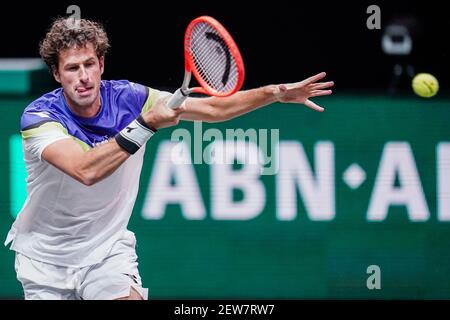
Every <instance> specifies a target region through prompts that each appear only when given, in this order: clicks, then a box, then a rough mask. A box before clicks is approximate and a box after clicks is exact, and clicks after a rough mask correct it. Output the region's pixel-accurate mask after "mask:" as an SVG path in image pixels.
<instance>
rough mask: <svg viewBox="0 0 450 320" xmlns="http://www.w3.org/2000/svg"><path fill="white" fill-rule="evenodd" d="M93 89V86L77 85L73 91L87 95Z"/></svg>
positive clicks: (80, 94)
mask: <svg viewBox="0 0 450 320" xmlns="http://www.w3.org/2000/svg"><path fill="white" fill-rule="evenodd" d="M93 90H94V86H86V87H78V88H76V89H75V91H76V92H77V93H78V95H79V96H88V95H90V94H91V92H92V91H93Z"/></svg>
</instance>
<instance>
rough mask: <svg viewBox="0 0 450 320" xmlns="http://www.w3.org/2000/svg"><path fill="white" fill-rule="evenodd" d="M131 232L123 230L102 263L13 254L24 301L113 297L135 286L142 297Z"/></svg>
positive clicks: (115, 297) (111, 298) (122, 294)
mask: <svg viewBox="0 0 450 320" xmlns="http://www.w3.org/2000/svg"><path fill="white" fill-rule="evenodd" d="M135 248H136V238H135V236H134V233H133V232H131V231H128V230H127V231H126V232H125V233H124V235H123V237H122V238H120V239H119V240H118V241H117V242H116V243H115V244H114V246H113V247H112V248H111V251H110V252H109V254H108V256H107V257H106V258H105V259H104V260H103V261H102V262H101V263H98V264H95V265H92V266H87V267H83V268H70V267H63V266H56V265H53V264H48V263H44V262H40V261H36V260H33V259H30V258H28V257H27V256H24V255H23V254H21V253H19V252H17V253H16V262H15V269H16V273H17V279H18V280H19V281H20V282H21V283H22V286H23V290H24V293H25V299H27V300H113V299H117V298H122V297H126V296H129V295H130V290H131V288H134V289H135V290H136V291H137V292H138V293H139V294H140V295H141V296H142V298H143V299H145V300H147V299H148V289H146V288H143V287H142V282H141V277H140V276H139V272H138V268H137V266H138V263H137V256H136V249H135Z"/></svg>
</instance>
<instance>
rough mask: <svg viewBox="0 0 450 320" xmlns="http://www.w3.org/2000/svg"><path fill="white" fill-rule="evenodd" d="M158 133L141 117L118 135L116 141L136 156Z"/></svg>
mask: <svg viewBox="0 0 450 320" xmlns="http://www.w3.org/2000/svg"><path fill="white" fill-rule="evenodd" d="M156 131H157V130H156V129H153V128H150V127H149V126H148V125H147V124H146V123H145V121H144V119H143V118H142V116H140V115H139V116H138V117H137V118H136V119H135V120H133V121H132V122H131V123H130V124H129V125H128V126H126V127H125V128H123V129H122V131H120V132H119V133H118V134H117V135H116V141H117V144H118V145H119V146H120V147H122V149H124V150H125V151H127V152H128V153H129V154H134V153H136V151H138V150H139V148H140V147H142V146H143V145H144V144H145V143H146V142H147V140H148V139H150V138H151V137H152V136H153V135H154V134H155V132H156Z"/></svg>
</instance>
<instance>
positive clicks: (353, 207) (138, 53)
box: [0, 1, 450, 299]
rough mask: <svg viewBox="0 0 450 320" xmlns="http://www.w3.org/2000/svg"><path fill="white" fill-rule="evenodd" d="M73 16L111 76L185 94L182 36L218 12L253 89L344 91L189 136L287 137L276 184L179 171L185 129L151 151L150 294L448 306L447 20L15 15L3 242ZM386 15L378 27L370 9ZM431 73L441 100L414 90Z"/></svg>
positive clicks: (310, 9)
mask: <svg viewBox="0 0 450 320" xmlns="http://www.w3.org/2000/svg"><path fill="white" fill-rule="evenodd" d="M74 4H75V5H78V6H79V7H80V9H81V17H82V18H88V19H94V20H97V21H99V22H101V23H103V24H104V26H105V28H106V31H107V32H108V35H109V38H110V41H111V45H112V47H111V50H110V52H109V53H108V55H107V57H106V67H105V73H104V79H128V80H130V81H134V82H138V83H142V84H145V85H148V86H150V87H153V88H156V89H161V90H169V91H173V90H174V89H176V88H177V87H178V86H179V85H180V84H181V80H182V77H183V73H184V69H183V63H184V61H183V35H184V30H185V27H186V26H187V24H188V23H189V21H190V20H192V19H193V18H195V17H197V16H199V15H210V16H213V17H215V18H216V19H217V20H219V21H220V22H221V23H222V24H223V25H224V26H225V27H226V28H227V29H228V31H229V32H230V33H231V35H232V36H233V38H234V40H235V41H236V43H237V44H238V46H239V48H240V50H241V53H242V56H243V58H244V62H245V68H246V80H245V83H244V89H250V88H253V87H258V86H262V85H266V84H273V83H282V82H296V81H300V80H303V79H305V78H306V77H309V76H311V75H313V74H316V73H318V72H321V71H326V72H327V74H328V75H327V78H326V79H327V80H333V81H335V88H334V93H333V95H332V96H330V97H320V98H316V99H314V101H315V102H316V103H318V104H320V105H323V106H324V107H325V108H326V111H325V112H324V113H316V112H314V111H312V110H309V109H308V108H305V107H303V106H300V105H281V104H273V105H271V106H268V107H265V108H263V109H260V110H257V111H255V112H252V113H250V114H247V115H245V116H242V117H240V118H237V119H233V120H231V121H228V122H225V123H218V124H217V123H215V124H206V123H204V124H202V126H201V130H200V129H199V128H200V126H199V124H198V123H197V124H194V123H190V122H184V123H181V124H180V125H179V129H186V130H187V131H188V132H190V133H191V135H192V139H193V141H197V142H198V141H200V142H202V141H203V148H205V147H206V146H207V145H208V143H209V141H205V139H204V137H203V136H202V134H203V133H204V132H205V131H206V130H208V129H218V130H220V132H222V133H223V135H225V132H226V130H227V129H238V128H240V129H243V130H256V131H257V132H258V133H259V134H265V133H267V132H269V138H271V139H272V141H273V137H274V136H270V133H275V132H278V134H279V143H276V145H277V146H278V148H277V150H278V154H279V160H278V173H277V174H275V175H258V174H257V173H252V174H250V175H249V174H248V171H245V170H246V164H245V163H244V164H241V165H229V166H222V167H220V166H218V165H207V164H204V163H202V164H193V165H183V166H179V167H176V166H174V165H171V164H168V162H167V154H168V152H170V148H171V146H172V145H171V144H170V143H169V141H170V139H171V134H172V133H173V130H175V129H173V130H172V129H166V130H161V132H159V133H158V135H157V136H155V138H153V139H152V141H151V143H149V144H147V151H146V162H145V165H144V168H143V172H142V176H141V181H140V192H139V195H138V199H137V202H136V205H135V208H134V212H133V215H132V218H131V221H130V226H129V228H130V230H132V231H134V232H135V233H136V237H137V240H138V247H137V251H138V256H139V265H140V272H141V276H142V278H143V282H144V286H146V287H148V288H149V289H150V291H149V294H150V297H153V298H156V299H165V298H282V299H283V298H291V299H305V298H306V299H309V298H317V299H330V298H337V299H355V298H356V299H393V298H407V299H448V298H450V282H449V280H448V275H447V273H448V270H450V253H449V252H450V251H449V249H450V224H449V221H450V138H449V137H450V126H449V124H448V122H449V119H450V96H449V89H448V88H449V85H450V79H449V71H450V70H449V69H450V64H449V63H448V61H447V59H448V57H449V49H450V45H449V41H448V37H447V34H448V32H449V31H450V21H449V19H448V17H446V15H445V13H446V11H445V10H444V9H443V8H441V7H439V6H440V5H439V4H433V5H432V6H431V5H429V3H426V2H422V4H421V5H417V4H413V3H407V2H406V1H405V2H395V3H393V2H387V1H377V2H376V3H372V2H368V1H367V2H365V1H361V2H360V3H359V4H345V5H344V4H343V3H342V2H340V3H335V2H331V1H329V2H325V3H324V2H320V3H319V2H317V3H312V2H298V1H296V2H289V1H285V2H272V3H267V4H266V3H260V4H253V5H250V4H249V5H246V6H245V7H244V4H243V3H242V2H237V1H227V2H226V3H220V4H219V3H214V2H211V1H209V2H200V1H195V2H190V3H189V4H175V5H174V4H173V3H167V4H164V3H162V4H158V6H156V5H155V4H153V3H149V4H147V5H145V6H144V5H143V4H141V3H139V2H133V1H128V2H127V3H123V4H120V5H119V4H113V5H112V4H110V3H107V2H95V3H94V2H93V1H90V2H82V1H78V2H65V1H61V2H59V3H58V4H45V3H43V2H41V1H40V2H39V3H34V4H26V5H25V4H21V3H19V2H17V3H11V4H8V7H7V8H5V9H4V10H1V14H0V35H1V39H2V45H1V47H0V108H1V111H2V112H3V119H5V120H6V121H5V122H4V123H3V124H2V126H1V129H0V144H1V145H0V147H1V148H2V150H4V152H2V155H1V156H0V181H1V184H0V190H1V192H0V235H1V236H2V237H6V234H7V232H8V230H9V228H10V225H11V223H12V222H13V220H14V217H15V216H16V215H17V213H18V212H19V211H20V208H21V206H22V204H23V201H24V199H25V197H26V190H25V179H26V172H25V169H24V163H23V159H22V153H21V152H22V151H21V139H20V127H19V119H20V116H21V113H22V111H23V109H24V108H25V107H26V106H27V105H28V104H29V103H30V102H31V101H33V100H34V99H36V98H37V97H39V96H40V95H42V94H43V93H45V92H47V91H50V90H52V89H54V88H56V87H57V83H56V82H55V81H54V80H53V79H52V78H51V77H50V74H49V73H48V71H47V70H46V67H45V66H44V65H43V64H42V63H41V62H40V61H39V55H38V44H39V41H40V40H41V39H42V38H43V37H44V36H45V33H46V31H47V28H48V27H49V25H50V24H51V22H52V21H53V19H54V18H55V17H57V16H66V15H68V14H67V13H66V10H67V8H68V6H70V5H74ZM374 4H375V5H377V6H378V8H379V9H380V10H379V13H380V16H379V19H378V16H376V17H375V16H373V14H377V13H376V12H377V11H372V10H370V11H369V12H368V8H369V6H371V5H374ZM422 72H425V73H431V74H433V75H434V76H435V77H436V78H437V79H438V80H439V85H440V89H439V92H438V93H437V95H436V96H434V97H432V98H428V99H426V98H421V97H419V96H417V95H416V94H415V93H414V92H413V90H412V88H411V81H412V78H413V76H414V75H416V74H417V73H422ZM196 125H197V127H196ZM264 129H266V131H264ZM276 130H278V131H276ZM248 132H250V131H248ZM259 137H260V138H261V136H259ZM269 140H270V139H269ZM259 142H261V141H259ZM275 142H276V141H275ZM247 143H249V142H247ZM257 146H258V147H260V148H261V144H258V145H257ZM168 150H169V151H168ZM273 150H275V149H273ZM273 150H271V151H273ZM186 177H188V178H186ZM186 186H188V187H187V189H186ZM182 188H184V189H183V190H189V191H188V192H179V191H180V190H181V189H182ZM174 191H177V192H176V194H177V196H176V197H174V198H169V197H167V194H169V193H171V192H174ZM223 199H225V200H223ZM0 259H1V261H2V264H1V266H0V298H3V299H21V298H22V292H21V286H20V284H19V282H18V281H17V280H16V277H15V272H14V253H13V252H12V251H9V249H8V248H6V247H3V248H0ZM373 266H375V268H374V267H373ZM373 270H375V271H373Z"/></svg>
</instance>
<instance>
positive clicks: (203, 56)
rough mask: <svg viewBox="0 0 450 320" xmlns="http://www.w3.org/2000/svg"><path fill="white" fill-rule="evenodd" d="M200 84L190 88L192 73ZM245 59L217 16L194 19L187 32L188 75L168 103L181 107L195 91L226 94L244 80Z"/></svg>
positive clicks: (186, 58) (186, 61)
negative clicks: (243, 59)
mask: <svg viewBox="0 0 450 320" xmlns="http://www.w3.org/2000/svg"><path fill="white" fill-rule="evenodd" d="M192 73H193V74H194V77H195V79H196V80H197V82H198V83H199V85H200V87H192V88H189V87H188V86H189V83H190V81H191V75H192ZM244 76H245V72H244V62H243V61H242V57H241V53H240V52H239V49H238V47H237V45H236V43H235V42H234V40H233V38H231V36H230V34H229V33H228V31H227V30H226V29H225V28H224V27H223V26H222V25H221V24H220V23H219V22H218V21H217V20H215V19H214V18H212V17H209V16H201V17H198V18H196V19H194V20H192V21H191V22H190V23H189V25H188V27H187V29H186V32H185V34H184V79H183V84H182V86H181V88H179V89H178V90H177V91H175V93H174V94H173V95H172V97H171V98H170V100H169V101H168V102H167V105H168V106H169V107H170V108H173V109H176V108H178V107H179V106H180V105H181V104H182V103H183V101H184V100H185V99H186V98H187V97H188V96H189V95H190V94H191V93H193V92H195V93H203V94H207V95H210V96H217V97H226V96H229V95H231V94H233V93H235V92H236V91H238V90H239V89H240V88H241V87H242V84H243V82H244Z"/></svg>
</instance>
